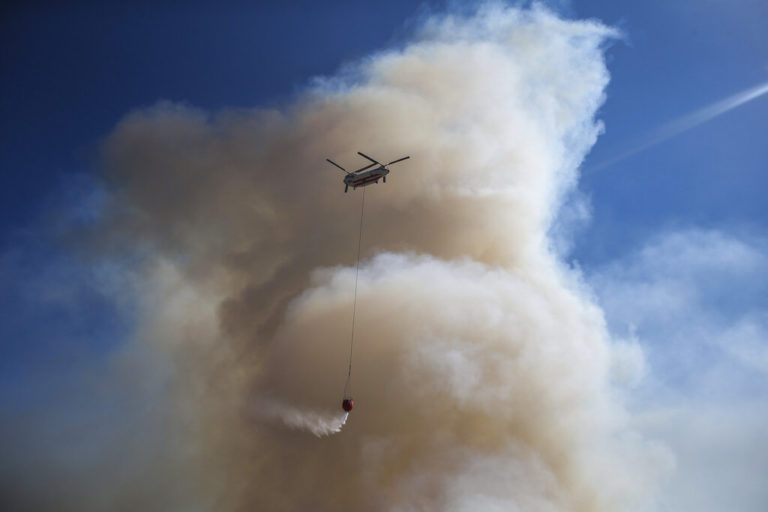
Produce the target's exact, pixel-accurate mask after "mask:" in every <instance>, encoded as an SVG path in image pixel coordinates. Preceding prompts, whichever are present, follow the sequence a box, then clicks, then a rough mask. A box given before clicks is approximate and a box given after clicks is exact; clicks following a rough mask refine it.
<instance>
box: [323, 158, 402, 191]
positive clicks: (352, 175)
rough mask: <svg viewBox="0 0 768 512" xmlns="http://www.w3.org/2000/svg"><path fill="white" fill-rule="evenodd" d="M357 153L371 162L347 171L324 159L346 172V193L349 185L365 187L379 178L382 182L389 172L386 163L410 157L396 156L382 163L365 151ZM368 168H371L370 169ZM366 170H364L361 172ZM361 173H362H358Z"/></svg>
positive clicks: (393, 162)
mask: <svg viewBox="0 0 768 512" xmlns="http://www.w3.org/2000/svg"><path fill="white" fill-rule="evenodd" d="M357 154H358V155H360V156H362V157H363V158H366V159H368V160H370V161H371V162H372V163H370V164H368V165H366V166H365V167H361V168H360V169H358V170H356V171H352V172H349V171H348V170H346V169H345V168H343V167H342V166H340V165H339V164H337V163H336V162H334V161H333V160H331V159H330V158H326V160H327V161H328V162H329V163H331V164H333V165H335V166H336V167H338V168H339V169H341V170H342V171H344V172H345V173H347V175H346V176H344V192H345V193H346V192H347V190H349V187H350V185H351V186H352V190H354V189H356V188H357V187H365V186H368V185H372V184H373V183H378V182H379V180H382V181H383V182H384V183H386V182H387V174H389V169H387V166H388V165H392V164H396V163H397V162H402V161H403V160H408V159H409V158H411V157H410V156H404V157H402V158H398V159H397V160H392V161H391V162H389V163H388V164H382V163H381V162H378V161H376V160H374V159H373V158H371V157H369V156H368V155H366V154H365V153H361V152H360V151H358V152H357ZM374 165H378V167H376V168H375V169H371V167H373V166H374ZM368 169H371V170H370V171H369V170H368ZM363 171H366V172H363ZM360 173H362V174H360Z"/></svg>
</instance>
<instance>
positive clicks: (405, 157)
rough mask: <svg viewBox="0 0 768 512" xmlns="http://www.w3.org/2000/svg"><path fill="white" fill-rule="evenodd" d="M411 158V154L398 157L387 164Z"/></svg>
mask: <svg viewBox="0 0 768 512" xmlns="http://www.w3.org/2000/svg"><path fill="white" fill-rule="evenodd" d="M409 158H411V157H410V156H404V157H403V158H398V159H397V160H392V161H391V162H389V163H388V164H387V165H392V164H396V163H397V162H402V161H403V160H408V159H409Z"/></svg>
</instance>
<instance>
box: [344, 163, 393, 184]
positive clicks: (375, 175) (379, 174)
mask: <svg viewBox="0 0 768 512" xmlns="http://www.w3.org/2000/svg"><path fill="white" fill-rule="evenodd" d="M387 174H389V169H386V168H384V167H379V168H377V169H371V170H370V171H365V172H361V173H360V174H347V175H346V176H344V184H345V185H347V186H348V187H352V188H353V189H355V188H357V187H365V186H367V185H371V184H373V183H378V181H379V180H382V181H384V182H386V181H387V178H386V176H387Z"/></svg>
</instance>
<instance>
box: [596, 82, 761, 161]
mask: <svg viewBox="0 0 768 512" xmlns="http://www.w3.org/2000/svg"><path fill="white" fill-rule="evenodd" d="M765 93H768V82H765V83H763V84H760V85H757V86H755V87H752V88H749V89H746V90H744V91H741V92H738V93H736V94H734V95H732V96H728V97H727V98H725V99H722V100H720V101H716V102H715V103H713V104H711V105H708V106H706V107H703V108H700V109H699V110H696V111H694V112H691V113H690V114H687V115H684V116H682V117H680V118H678V119H675V120H673V121H670V122H669V123H667V124H664V125H662V126H660V127H659V128H657V129H656V130H653V131H651V132H649V133H648V134H646V135H645V137H643V138H642V139H641V140H640V142H638V144H637V145H636V146H634V147H633V148H631V149H629V150H627V151H625V152H623V153H621V154H619V155H618V156H615V157H613V158H609V159H608V160H605V161H603V162H601V163H599V164H597V165H596V166H594V167H592V168H590V169H589V171H591V172H594V171H598V170H600V169H604V168H606V167H609V166H611V165H613V164H615V163H617V162H620V161H622V160H624V159H626V158H629V157H630V156H632V155H635V154H637V153H639V152H641V151H644V150H646V149H648V148H650V147H652V146H655V145H656V144H659V143H661V142H664V141H666V140H669V139H671V138H672V137H675V136H677V135H680V134H681V133H683V132H687V131H688V130H690V129H691V128H695V127H696V126H699V125H700V124H703V123H706V122H707V121H709V120H711V119H714V118H715V117H718V116H720V115H722V114H725V113H726V112H728V111H729V110H733V109H734V108H736V107H739V106H741V105H743V104H745V103H748V102H750V101H752V100H754V99H757V98H759V97H760V96H762V95H763V94H765Z"/></svg>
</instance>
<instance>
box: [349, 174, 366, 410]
mask: <svg viewBox="0 0 768 512" xmlns="http://www.w3.org/2000/svg"><path fill="white" fill-rule="evenodd" d="M364 214H365V187H363V200H362V204H361V206H360V231H359V233H358V235H357V263H356V265H355V297H354V300H353V301H352V334H351V337H350V340H349V370H348V371H347V383H346V384H345V385H344V396H345V397H346V396H349V393H350V392H351V391H352V385H351V384H352V349H353V347H354V346H355V317H356V316H357V281H358V277H359V276H360V247H361V245H362V241H363V215H364Z"/></svg>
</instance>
